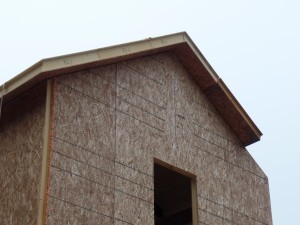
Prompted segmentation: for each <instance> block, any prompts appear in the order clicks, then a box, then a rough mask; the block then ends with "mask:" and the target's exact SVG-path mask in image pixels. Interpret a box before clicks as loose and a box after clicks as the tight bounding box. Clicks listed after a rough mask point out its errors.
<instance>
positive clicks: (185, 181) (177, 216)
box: [154, 163, 193, 225]
mask: <svg viewBox="0 0 300 225" xmlns="http://www.w3.org/2000/svg"><path fill="white" fill-rule="evenodd" d="M192 202H193V201H192V179H191V178H190V177H188V176H185V175H183V174H181V173H178V172H176V171H174V170H173V169H168V168H167V167H164V166H162V165H159V164H157V163H154V215H155V225H192V224H193V210H192Z"/></svg>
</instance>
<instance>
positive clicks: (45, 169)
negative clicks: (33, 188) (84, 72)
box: [38, 79, 53, 225]
mask: <svg viewBox="0 0 300 225" xmlns="http://www.w3.org/2000/svg"><path fill="white" fill-rule="evenodd" d="M52 101H53V80H52V79H51V80H47V94H46V106H45V124H44V134H43V156H42V168H41V177H40V191H39V192H40V193H39V212H38V225H42V224H46V218H47V215H46V213H47V201H48V183H49V182H48V177H49V166H50V151H51V146H50V145H51V117H52Z"/></svg>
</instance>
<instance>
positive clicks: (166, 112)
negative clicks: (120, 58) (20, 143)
mask: <svg viewBox="0 0 300 225" xmlns="http://www.w3.org/2000/svg"><path fill="white" fill-rule="evenodd" d="M54 86H55V87H54V90H55V91H54V124H53V129H54V130H53V143H52V162H51V170H50V174H51V177H50V193H49V206H48V209H49V217H48V222H47V224H48V225H54V224H55V225H56V224H68V223H70V224H99V222H101V223H100V224H117V225H123V224H124V225H125V224H154V209H153V201H154V200H153V199H154V193H153V160H154V158H157V159H159V160H162V161H164V162H167V163H169V164H172V165H174V166H175V167H178V168H180V169H183V170H185V171H187V172H189V173H192V174H194V175H196V182H197V198H198V199H197V200H198V219H199V224H213V225H217V224H243V225H244V224H256V225H267V224H268V225H271V224H272V219H271V212H270V211H271V209H270V200H269V190H268V181H267V177H266V176H265V174H264V173H263V172H262V171H261V169H260V168H259V166H258V165H257V164H256V163H255V161H254V160H253V159H252V157H251V156H250V154H249V153H248V152H247V150H246V149H245V148H244V147H243V146H242V145H241V143H240V142H239V140H238V139H237V138H236V136H235V135H234V134H233V133H232V131H231V130H230V128H229V127H228V126H227V124H226V123H225V122H224V121H223V120H222V118H221V117H220V115H219V114H218V112H217V111H216V110H215V109H214V107H213V106H212V105H211V104H210V103H209V101H208V100H207V98H206V97H205V95H204V94H203V93H202V92H201V91H200V88H199V86H198V84H197V83H196V82H195V80H194V79H193V78H192V77H191V76H190V75H189V73H188V72H187V71H186V69H185V68H184V67H183V66H182V65H181V63H180V62H179V60H178V59H177V58H176V57H174V56H173V55H172V54H171V53H164V54H160V55H153V56H149V57H143V58H138V59H134V60H129V61H125V62H120V63H117V64H112V65H108V66H103V67H99V68H94V69H90V70H85V71H81V72H76V73H72V74H66V75H62V76H60V77H57V78H56V79H55V85H54Z"/></svg>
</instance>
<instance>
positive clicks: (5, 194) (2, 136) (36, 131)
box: [0, 83, 46, 225]
mask: <svg viewBox="0 0 300 225" xmlns="http://www.w3.org/2000/svg"><path fill="white" fill-rule="evenodd" d="M45 100H46V85H45V83H42V84H39V85H38V86H36V87H34V88H32V89H31V90H29V91H27V92H25V93H23V94H22V95H21V96H19V97H17V98H16V99H14V100H12V101H11V102H8V103H7V104H6V105H4V106H3V108H2V115H1V121H0V143H1V144H0V177H1V179H0V202H1V207H0V224H11V225H18V224H37V216H38V206H39V199H38V198H39V184H40V172H41V162H42V158H41V157H42V146H43V130H44V119H45Z"/></svg>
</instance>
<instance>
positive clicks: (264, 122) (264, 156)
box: [0, 0, 300, 225]
mask: <svg viewBox="0 0 300 225" xmlns="http://www.w3.org/2000/svg"><path fill="white" fill-rule="evenodd" d="M180 31H187V32H188V34H189V35H190V36H191V38H192V39H193V41H194V42H195V44H196V45H197V46H198V47H199V49H200V50H201V51H202V53H203V54H204V56H205V57H206V58H207V60H208V61H209V62H210V64H211V65H212V67H213V68H214V69H215V70H216V72H217V73H218V74H219V76H220V77H221V78H222V79H223V80H224V81H225V83H226V84H227V86H228V87H229V88H230V89H231V91H232V92H233V94H234V95H235V96H236V98H237V99H238V100H239V102H240V103H241V104H242V106H243V107H244V108H245V110H246V111H247V112H248V114H249V115H250V116H251V118H252V119H253V120H254V122H255V123H256V124H257V126H258V127H259V128H260V129H261V131H262V132H263V133H264V136H263V137H262V140H261V141H260V142H258V143H255V144H253V145H251V146H249V147H248V149H249V151H250V153H251V154H252V156H253V157H254V158H255V160H256V161H257V162H258V163H259V165H260V166H261V167H262V169H263V170H264V171H265V173H266V174H267V176H268V177H269V182H270V191H271V203H272V212H273V223H274V225H299V224H300V218H299V215H298V213H299V209H300V176H299V172H300V149H299V148H300V147H299V140H300V100H299V98H300V91H299V89H300V87H299V81H300V76H299V71H300V63H299V60H300V43H299V42H300V1H297V0H295V1H293V0H227V1H224V0H190V1H187V0H186V1H177V0H172V1H168V0H164V1H163V0H160V1H158V0H152V1H143V0H139V1H137V0H127V1H122V0H119V1H117V0H108V1H101V0H94V1H93V0H85V1H77V0H72V1H71V0H51V1H50V0H48V1H45V0H22V1H21V0H19V1H17V0H0V84H2V83H4V82H5V81H8V80H9V79H11V78H12V77H14V76H15V75H17V74H18V73H20V72H21V71H23V70H25V69H26V68H28V67H29V66H30V65H32V64H34V63H35V62H37V61H39V60H40V59H42V58H46V57H52V56H57V55H62V54H68V53H73V52H79V51H84V50H89V49H94V48H100V47H106V46H110V45H114V44H120V43H125V42H129V41H135V40H140V39H144V38H147V37H156V36H160V35H166V34H170V33H175V32H180ZM0 204H1V203H0Z"/></svg>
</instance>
